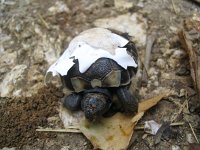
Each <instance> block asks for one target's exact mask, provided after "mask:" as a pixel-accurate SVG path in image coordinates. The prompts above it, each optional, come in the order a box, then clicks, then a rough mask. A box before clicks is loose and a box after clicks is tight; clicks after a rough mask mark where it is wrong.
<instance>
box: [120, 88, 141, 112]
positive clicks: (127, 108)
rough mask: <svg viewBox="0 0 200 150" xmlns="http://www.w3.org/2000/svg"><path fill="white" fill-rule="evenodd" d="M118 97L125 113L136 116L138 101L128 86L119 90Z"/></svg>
mask: <svg viewBox="0 0 200 150" xmlns="http://www.w3.org/2000/svg"><path fill="white" fill-rule="evenodd" d="M117 97H118V99H119V101H120V102H121V104H122V109H123V111H124V112H125V113H128V114H134V113H136V112H137V110H138V100H137V98H136V97H134V96H133V95H131V93H130V92H129V91H128V87H127V86H122V87H119V88H117Z"/></svg>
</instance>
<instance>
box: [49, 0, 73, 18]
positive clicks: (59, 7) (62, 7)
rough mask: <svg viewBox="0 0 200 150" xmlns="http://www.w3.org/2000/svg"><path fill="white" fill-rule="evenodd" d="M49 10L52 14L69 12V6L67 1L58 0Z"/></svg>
mask: <svg viewBox="0 0 200 150" xmlns="http://www.w3.org/2000/svg"><path fill="white" fill-rule="evenodd" d="M48 11H49V12H51V13H52V15H55V14H57V13H61V12H67V13H68V12H69V8H68V7H67V5H66V3H64V2H63V1H56V2H55V6H52V7H50V8H49V9H48Z"/></svg>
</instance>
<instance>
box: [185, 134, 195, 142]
mask: <svg viewBox="0 0 200 150" xmlns="http://www.w3.org/2000/svg"><path fill="white" fill-rule="evenodd" d="M186 139H187V142H188V143H195V139H194V137H193V135H192V134H191V133H187V134H186Z"/></svg>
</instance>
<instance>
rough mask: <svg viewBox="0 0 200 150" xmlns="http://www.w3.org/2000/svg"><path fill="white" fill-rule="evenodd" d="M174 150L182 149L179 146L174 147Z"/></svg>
mask: <svg viewBox="0 0 200 150" xmlns="http://www.w3.org/2000/svg"><path fill="white" fill-rule="evenodd" d="M172 150H181V148H180V147H179V146H178V145H172Z"/></svg>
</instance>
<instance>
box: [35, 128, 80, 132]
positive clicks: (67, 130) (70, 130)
mask: <svg viewBox="0 0 200 150" xmlns="http://www.w3.org/2000/svg"><path fill="white" fill-rule="evenodd" d="M36 131H38V132H61V133H65V132H72V133H81V131H80V130H79V129H75V128H68V129H52V128H46V129H36Z"/></svg>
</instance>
